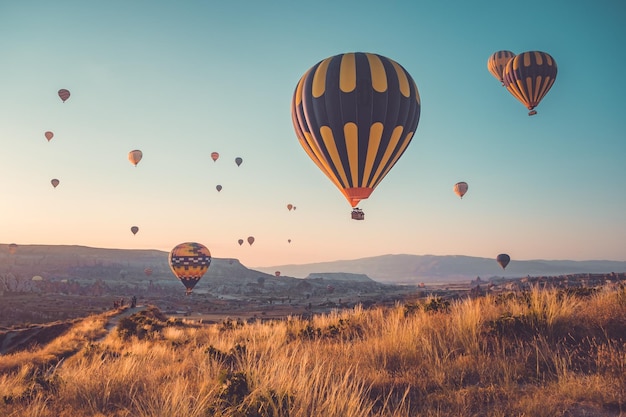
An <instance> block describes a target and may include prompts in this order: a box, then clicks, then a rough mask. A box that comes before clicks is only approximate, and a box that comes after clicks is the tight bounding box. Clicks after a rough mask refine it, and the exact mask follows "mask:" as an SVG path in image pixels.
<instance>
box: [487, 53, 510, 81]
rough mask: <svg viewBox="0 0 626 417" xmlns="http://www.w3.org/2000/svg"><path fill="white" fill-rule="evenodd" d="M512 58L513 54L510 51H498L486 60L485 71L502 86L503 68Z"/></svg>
mask: <svg viewBox="0 0 626 417" xmlns="http://www.w3.org/2000/svg"><path fill="white" fill-rule="evenodd" d="M514 56H515V54H514V53H513V52H511V51H498V52H494V53H493V54H492V55H491V56H490V57H489V59H488V60H487V69H488V70H489V72H490V73H491V75H493V76H494V77H495V78H496V79H497V80H498V81H500V82H501V83H502V85H504V80H503V79H502V75H503V73H504V67H505V66H506V64H507V63H508V62H509V61H510V60H511V58H513V57H514Z"/></svg>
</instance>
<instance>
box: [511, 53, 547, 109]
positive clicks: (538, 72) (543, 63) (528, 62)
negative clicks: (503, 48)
mask: <svg viewBox="0 0 626 417" xmlns="http://www.w3.org/2000/svg"><path fill="white" fill-rule="evenodd" d="M556 74H557V67H556V61H555V60H554V58H552V57H551V56H550V55H549V54H547V53H545V52H540V51H530V52H523V53H521V54H519V55H517V56H515V57H514V58H512V59H511V60H510V61H509V62H508V63H507V64H506V66H505V67H504V73H503V76H502V78H503V80H504V85H505V87H506V89H507V90H509V93H511V94H512V95H513V97H515V98H516V99H518V100H519V101H520V102H521V103H522V104H523V105H524V106H526V108H528V110H530V111H529V112H528V115H529V116H533V115H535V114H537V111H536V110H535V107H537V106H538V105H539V102H540V101H541V100H542V99H543V97H544V96H545V95H546V94H547V93H548V91H550V88H552V85H553V84H554V81H555V80H556Z"/></svg>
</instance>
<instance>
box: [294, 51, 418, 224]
mask: <svg viewBox="0 0 626 417" xmlns="http://www.w3.org/2000/svg"><path fill="white" fill-rule="evenodd" d="M420 109H421V104H420V97H419V92H418V90H417V86H416V85H415V81H413V78H412V77H411V75H410V74H409V73H408V72H407V71H406V70H405V69H404V68H403V67H402V66H400V64H398V63H396V62H395V61H392V60H391V59H389V58H385V57H384V56H381V55H377V54H372V53H363V52H355V53H346V54H340V55H335V56H332V57H330V58H326V59H324V60H322V61H320V62H319V63H317V64H315V65H314V66H313V67H312V68H311V69H309V70H308V71H307V72H306V73H305V74H304V75H303V76H302V78H301V79H300V81H299V82H298V85H297V86H296V89H295V92H294V95H293V99H292V103H291V117H292V121H293V126H294V129H295V132H296V136H297V137H298V140H299V141H300V145H302V147H303V148H304V150H305V152H306V153H307V155H309V157H310V158H311V159H312V160H313V162H314V163H315V164H316V165H317V166H318V168H319V169H320V170H321V171H322V172H323V173H324V174H326V176H327V177H328V178H329V179H330V180H331V181H332V182H333V184H335V186H337V188H339V190H340V191H341V193H342V194H343V195H344V197H345V198H346V199H347V200H348V202H349V203H350V205H351V206H352V207H353V208H354V207H356V206H357V205H358V204H359V202H360V201H361V200H363V199H366V198H368V197H369V196H370V195H371V194H372V191H374V189H375V188H376V186H377V185H378V184H379V183H380V182H381V181H382V179H383V178H384V177H385V175H387V173H388V172H389V170H390V169H391V168H392V167H393V166H394V164H395V163H396V162H397V161H398V158H400V156H402V154H403V153H404V151H405V150H406V148H407V146H408V145H409V143H410V142H411V139H412V138H413V135H414V133H415V129H416V128H417V124H418V122H419V118H420ZM355 210H356V209H355ZM359 211H360V210H359ZM353 218H357V217H355V216H354V211H353ZM362 218H363V217H362V212H361V217H360V218H358V219H359V220H360V219H362Z"/></svg>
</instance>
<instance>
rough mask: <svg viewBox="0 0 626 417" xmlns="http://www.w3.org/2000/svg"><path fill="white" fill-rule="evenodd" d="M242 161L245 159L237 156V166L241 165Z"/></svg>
mask: <svg viewBox="0 0 626 417" xmlns="http://www.w3.org/2000/svg"><path fill="white" fill-rule="evenodd" d="M242 162H243V159H241V158H240V157H237V158H235V163H236V164H237V166H240V165H241V163H242Z"/></svg>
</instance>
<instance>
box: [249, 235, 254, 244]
mask: <svg viewBox="0 0 626 417" xmlns="http://www.w3.org/2000/svg"><path fill="white" fill-rule="evenodd" d="M248 243H249V244H250V245H252V244H253V243H254V236H248Z"/></svg>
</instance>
